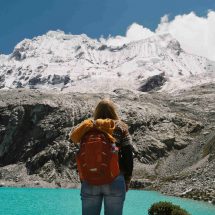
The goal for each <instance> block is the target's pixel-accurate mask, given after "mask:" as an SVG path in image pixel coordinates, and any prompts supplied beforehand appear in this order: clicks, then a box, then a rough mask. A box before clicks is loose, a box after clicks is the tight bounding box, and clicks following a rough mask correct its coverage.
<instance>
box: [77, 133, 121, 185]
mask: <svg viewBox="0 0 215 215" xmlns="http://www.w3.org/2000/svg"><path fill="white" fill-rule="evenodd" d="M76 161H77V166H78V172H79V177H80V180H81V181H86V182H88V183H89V184H92V185H103V184H109V183H111V182H112V181H113V180H114V178H115V177H117V176H118V175H119V173H120V170H119V163H118V148H117V147H116V145H115V144H114V143H112V142H110V140H109V139H108V138H107V137H106V135H105V133H103V132H101V131H99V130H96V129H93V130H90V131H89V132H87V133H86V134H85V135H84V136H83V138H82V140H81V143H80V150H79V152H78V154H77V155H76Z"/></svg>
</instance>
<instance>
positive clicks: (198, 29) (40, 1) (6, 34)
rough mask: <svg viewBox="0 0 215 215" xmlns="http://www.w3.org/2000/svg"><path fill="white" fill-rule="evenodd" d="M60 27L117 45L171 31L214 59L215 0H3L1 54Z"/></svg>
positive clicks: (188, 47) (185, 45) (192, 49)
mask: <svg viewBox="0 0 215 215" xmlns="http://www.w3.org/2000/svg"><path fill="white" fill-rule="evenodd" d="M57 29H59V30H62V31H64V32H65V33H71V34H82V33H84V34H86V35H87V36H89V37H91V38H97V39H99V38H101V37H102V38H105V39H106V40H107V42H108V43H109V44H115V45H116V44H117V43H118V44H121V43H127V42H131V41H134V40H138V39H144V38H146V37H148V36H151V35H154V34H158V33H164V32H167V33H171V34H172V35H173V36H174V37H175V38H176V39H177V40H179V42H180V43H181V44H182V47H183V48H185V49H186V51H188V52H191V53H194V54H198V55H202V56H205V57H207V58H209V59H212V60H215V0H0V53H3V54H9V53H11V52H12V51H13V49H14V47H15V45H16V44H17V43H18V42H20V41H22V40H23V39H24V38H29V39H31V38H33V37H35V36H39V35H42V34H45V33H46V32H48V31H49V30H57ZM212 47H214V48H212ZM208 48H209V50H207V49H208Z"/></svg>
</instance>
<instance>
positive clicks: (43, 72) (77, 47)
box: [0, 31, 215, 92]
mask: <svg viewBox="0 0 215 215" xmlns="http://www.w3.org/2000/svg"><path fill="white" fill-rule="evenodd" d="M214 81H215V63H214V62H211V61H209V60H208V59H206V58H204V57H200V56H195V55H192V54H189V53H186V52H185V51H183V50H182V49H181V47H180V44H179V42H178V41H176V40H175V39H174V38H173V37H172V36H171V35H169V34H164V35H159V36H157V35H156V36H153V37H149V38H147V39H144V40H140V41H137V42H131V43H129V44H127V45H123V46H119V47H111V46H108V45H107V44H105V42H104V41H98V40H94V39H91V38H89V37H87V36H86V35H68V34H65V33H64V32H62V31H49V32H48V33H47V34H45V35H42V36H38V37H35V38H33V39H31V40H30V39H25V40H23V41H22V42H20V43H19V44H17V46H16V47H15V48H14V51H13V53H12V54H10V55H0V88H1V89H10V88H21V87H24V88H39V89H50V88H52V89H53V88H54V89H59V90H62V91H78V92H110V91H113V90H114V89H117V88H129V89H133V90H141V91H150V90H153V89H157V90H161V91H170V92H172V91H175V90H180V89H184V88H188V87H191V86H194V85H198V84H203V83H207V82H214Z"/></svg>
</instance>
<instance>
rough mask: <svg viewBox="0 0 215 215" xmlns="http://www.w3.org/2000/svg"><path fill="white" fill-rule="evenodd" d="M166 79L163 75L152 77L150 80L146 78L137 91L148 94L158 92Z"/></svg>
mask: <svg viewBox="0 0 215 215" xmlns="http://www.w3.org/2000/svg"><path fill="white" fill-rule="evenodd" d="M166 81H167V80H166V78H165V76H164V73H161V74H159V75H154V76H152V77H150V78H148V79H147V80H146V81H145V82H144V83H143V84H142V85H141V86H140V87H139V89H138V90H139V91H141V92H150V91H155V90H159V89H160V88H161V87H162V86H163V85H164V83H165V82H166Z"/></svg>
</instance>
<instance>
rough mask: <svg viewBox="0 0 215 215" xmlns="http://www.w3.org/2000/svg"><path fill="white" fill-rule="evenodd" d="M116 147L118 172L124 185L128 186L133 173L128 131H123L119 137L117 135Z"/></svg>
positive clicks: (130, 141)
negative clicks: (122, 175) (117, 147)
mask: <svg viewBox="0 0 215 215" xmlns="http://www.w3.org/2000/svg"><path fill="white" fill-rule="evenodd" d="M117 146H119V148H120V152H119V165H120V170H121V171H122V173H123V174H124V177H125V182H126V184H129V183H130V181H131V177H132V172H133V152H132V151H133V146H132V139H131V135H130V134H129V132H128V130H124V131H122V132H121V135H118V141H117Z"/></svg>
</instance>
